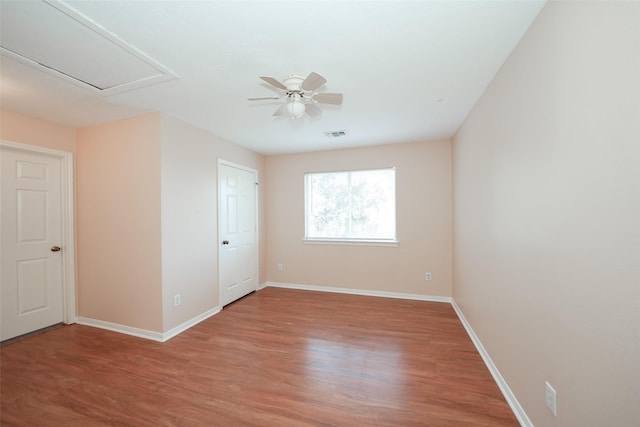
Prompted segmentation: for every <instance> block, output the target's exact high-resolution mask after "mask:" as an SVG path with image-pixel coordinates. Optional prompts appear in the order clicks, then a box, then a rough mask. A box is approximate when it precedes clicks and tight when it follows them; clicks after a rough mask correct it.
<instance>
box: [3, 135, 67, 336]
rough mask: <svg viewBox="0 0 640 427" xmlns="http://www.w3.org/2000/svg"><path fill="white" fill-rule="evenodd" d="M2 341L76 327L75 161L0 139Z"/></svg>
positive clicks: (64, 154)
mask: <svg viewBox="0 0 640 427" xmlns="http://www.w3.org/2000/svg"><path fill="white" fill-rule="evenodd" d="M0 164H1V169H0V172H1V180H2V184H1V188H0V218H1V222H2V228H1V229H0V241H1V242H0V243H1V248H0V253H1V260H2V269H1V270H2V273H1V275H2V276H1V279H2V281H1V285H0V308H1V313H0V341H4V340H7V339H10V338H14V337H16V336H19V335H23V334H27V333H29V332H33V331H35V330H38V329H42V328H45V327H48V326H51V325H54V324H57V323H63V322H64V323H74V322H75V321H76V308H75V275H74V271H75V270H74V244H73V191H72V189H73V181H72V177H73V175H72V171H73V159H72V154H71V153H68V152H63V151H58V150H51V149H47V148H43V147H38V146H32V145H27V144H19V143H14V142H9V141H0Z"/></svg>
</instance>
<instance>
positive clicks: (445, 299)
mask: <svg viewBox="0 0 640 427" xmlns="http://www.w3.org/2000/svg"><path fill="white" fill-rule="evenodd" d="M268 286H271V287H274V288H286V289H300V290H304V291H320V292H333V293H338V294H352V295H365V296H370V297H385V298H398V299H412V300H419V301H432V302H447V303H451V297H442V296H437V295H420V294H406V293H400V292H387V291H368V290H363V289H351V288H334V287H330V286H316V285H301V284H297V283H280V282H265V283H264V284H262V285H261V287H260V288H259V289H264V288H266V287H268Z"/></svg>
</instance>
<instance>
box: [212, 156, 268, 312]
mask: <svg viewBox="0 0 640 427" xmlns="http://www.w3.org/2000/svg"><path fill="white" fill-rule="evenodd" d="M218 168H219V169H218V182H219V193H218V194H219V201H218V202H219V214H220V215H219V219H218V222H219V223H218V235H219V240H220V242H219V243H220V246H219V248H220V250H219V252H218V253H219V256H218V260H219V262H218V265H219V269H220V299H221V305H226V304H229V303H230V302H233V301H235V300H237V299H238V298H241V297H243V296H245V295H247V294H248V293H250V292H252V291H255V290H256V289H257V288H258V241H257V223H256V213H257V206H256V199H257V197H256V195H257V189H256V187H257V179H256V178H257V177H256V172H255V171H251V170H247V169H244V168H239V167H234V166H231V165H229V164H226V163H222V162H221V163H219V165H218Z"/></svg>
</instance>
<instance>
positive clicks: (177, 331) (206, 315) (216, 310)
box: [162, 306, 222, 341]
mask: <svg viewBox="0 0 640 427" xmlns="http://www.w3.org/2000/svg"><path fill="white" fill-rule="evenodd" d="M220 310H222V307H221V306H217V307H214V308H212V309H211V310H207V311H205V312H204V313H202V314H200V315H199V316H196V317H194V318H193V319H189V320H187V321H186V322H184V323H182V324H180V325H178V326H176V327H175V328H172V329H169V330H168V331H167V332H165V333H164V334H162V336H163V340H162V341H169V340H170V339H171V338H173V337H175V336H176V335H178V334H181V333H182V332H184V331H186V330H187V329H189V328H191V327H192V326H195V325H197V324H198V323H200V322H202V321H204V320H207V319H208V318H209V317H211V316H215V315H216V314H218V313H220Z"/></svg>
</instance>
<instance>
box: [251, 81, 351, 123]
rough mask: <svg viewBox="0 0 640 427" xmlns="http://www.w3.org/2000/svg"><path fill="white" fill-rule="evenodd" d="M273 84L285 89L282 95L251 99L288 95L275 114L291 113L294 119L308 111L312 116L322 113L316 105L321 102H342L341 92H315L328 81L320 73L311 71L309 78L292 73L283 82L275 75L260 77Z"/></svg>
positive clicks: (338, 103) (257, 99)
mask: <svg viewBox="0 0 640 427" xmlns="http://www.w3.org/2000/svg"><path fill="white" fill-rule="evenodd" d="M260 78H261V79H262V80H264V81H265V82H267V83H269V84H270V85H271V86H273V87H275V88H276V89H279V90H281V91H283V92H284V93H283V94H282V95H280V96H261V97H257V98H249V101H262V100H266V99H282V98H284V97H286V99H287V102H286V103H285V104H283V105H282V106H281V107H280V108H279V109H278V110H277V111H276V112H275V113H273V115H274V116H281V115H284V114H287V115H289V116H290V117H291V118H292V119H299V118H300V117H302V116H303V115H304V113H307V114H308V115H310V116H311V117H315V116H317V115H318V114H320V112H321V110H320V108H319V107H318V106H317V105H316V104H318V103H320V104H333V105H340V104H342V94H341V93H319V92H315V90H316V89H318V88H319V87H320V86H322V85H323V84H325V83H326V82H327V79H325V78H324V77H322V76H321V75H320V74H318V73H313V72H312V73H311V74H309V75H308V76H307V78H302V77H300V76H296V75H293V74H292V75H290V76H288V77H287V78H286V79H284V81H283V82H282V83H281V82H280V81H278V80H277V79H275V78H274V77H269V76H261V77H260Z"/></svg>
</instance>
